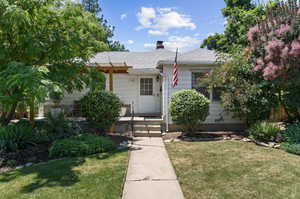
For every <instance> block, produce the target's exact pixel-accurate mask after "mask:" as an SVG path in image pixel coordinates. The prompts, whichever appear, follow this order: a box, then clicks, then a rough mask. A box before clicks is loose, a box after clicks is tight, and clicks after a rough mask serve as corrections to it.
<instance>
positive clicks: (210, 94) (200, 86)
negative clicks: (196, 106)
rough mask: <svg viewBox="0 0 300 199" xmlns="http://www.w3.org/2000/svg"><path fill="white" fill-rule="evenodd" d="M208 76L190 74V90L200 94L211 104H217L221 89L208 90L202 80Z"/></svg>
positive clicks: (206, 73)
mask: <svg viewBox="0 0 300 199" xmlns="http://www.w3.org/2000/svg"><path fill="white" fill-rule="evenodd" d="M207 75H208V72H192V89H195V90H197V91H198V92H200V93H202V94H203V95H204V96H205V97H206V98H207V99H210V100H211V101H212V102H218V101H220V99H221V89H220V88H214V89H212V90H210V89H209V88H208V85H207V84H205V83H203V82H202V80H203V79H204V78H205V77H206V76H207Z"/></svg>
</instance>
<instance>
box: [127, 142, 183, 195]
mask: <svg viewBox="0 0 300 199" xmlns="http://www.w3.org/2000/svg"><path fill="white" fill-rule="evenodd" d="M122 198H123V199H184V197H183V194H182V191H181V188H180V186H179V183H178V181H177V177H176V174H175V172H174V169H173V166H172V164H171V162H170V159H169V157H168V154H167V152H166V149H165V146H164V143H163V140H162V138H140V137H139V138H135V140H134V144H133V147H132V151H131V154H130V160H129V166H128V172H127V176H126V182H125V186H124V190H123V197H122Z"/></svg>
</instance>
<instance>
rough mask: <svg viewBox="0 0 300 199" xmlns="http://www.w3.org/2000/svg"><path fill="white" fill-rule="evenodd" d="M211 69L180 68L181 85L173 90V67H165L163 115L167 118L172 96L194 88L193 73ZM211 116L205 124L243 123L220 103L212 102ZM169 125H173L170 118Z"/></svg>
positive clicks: (200, 67)
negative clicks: (182, 90) (177, 92)
mask: <svg viewBox="0 0 300 199" xmlns="http://www.w3.org/2000/svg"><path fill="white" fill-rule="evenodd" d="M210 69H211V67H203V66H199V67H195V66H193V67H188V66H180V65H179V66H178V74H179V75H178V80H179V84H178V86H177V87H176V88H172V86H171V82H172V72H173V67H172V66H170V65H168V66H164V67H163V73H164V75H165V77H164V81H163V93H164V95H163V115H164V116H166V114H167V109H168V103H169V102H170V100H171V96H172V94H173V93H174V92H176V91H179V90H181V89H191V88H192V72H194V71H203V72H205V71H209V70H210ZM209 112H210V113H209V116H208V117H207V118H206V120H205V122H204V123H206V124H213V123H220V124H221V123H223V124H225V123H228V124H229V123H231V124H232V123H242V121H240V120H238V119H234V118H232V115H231V114H230V113H227V112H225V111H224V110H223V108H222V107H221V104H220V103H219V102H212V103H211V104H210V109H209ZM169 123H172V120H171V118H170V116H169Z"/></svg>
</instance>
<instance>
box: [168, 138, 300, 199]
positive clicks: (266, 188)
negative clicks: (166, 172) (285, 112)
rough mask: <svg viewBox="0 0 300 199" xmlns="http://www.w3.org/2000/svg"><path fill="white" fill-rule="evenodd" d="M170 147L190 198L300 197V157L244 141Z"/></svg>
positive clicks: (175, 144)
mask: <svg viewBox="0 0 300 199" xmlns="http://www.w3.org/2000/svg"><path fill="white" fill-rule="evenodd" d="M166 146H167V150H168V153H169V156H170V159H171V161H172V162H173V165H174V167H175V170H176V174H177V176H178V179H179V182H180V184H181V187H182V190H183V192H184V195H185V198H186V199H195V198H205V199H217V198H218V199H219V198H222V199H226V198H228V199H241V198H243V199H254V198H259V199H276V198H278V199H282V198H300V180H299V179H300V156H296V155H292V154H289V153H286V152H284V151H281V150H276V149H270V148H264V147H259V146H256V145H255V144H253V143H245V142H240V141H215V142H176V143H168V144H167V145H166Z"/></svg>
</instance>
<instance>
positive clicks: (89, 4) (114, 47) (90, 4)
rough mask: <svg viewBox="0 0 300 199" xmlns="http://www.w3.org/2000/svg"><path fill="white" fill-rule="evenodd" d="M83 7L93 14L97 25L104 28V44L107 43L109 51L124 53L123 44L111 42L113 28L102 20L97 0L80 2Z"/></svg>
mask: <svg viewBox="0 0 300 199" xmlns="http://www.w3.org/2000/svg"><path fill="white" fill-rule="evenodd" d="M82 5H83V7H84V8H85V9H86V10H87V11H89V12H91V13H92V14H94V15H95V16H96V17H97V18H98V20H99V23H100V24H101V25H102V27H104V28H105V30H106V31H105V32H106V35H105V36H106V42H107V43H108V46H109V48H110V50H111V51H126V48H125V46H124V45H123V44H121V43H120V42H119V41H113V40H112V37H113V36H114V30H115V27H114V26H111V25H110V24H109V23H108V21H107V20H106V19H105V18H104V16H103V15H102V14H101V12H102V9H101V5H100V1H99V0H82Z"/></svg>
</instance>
